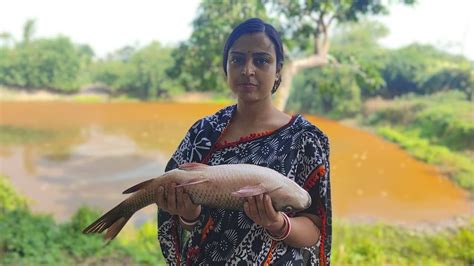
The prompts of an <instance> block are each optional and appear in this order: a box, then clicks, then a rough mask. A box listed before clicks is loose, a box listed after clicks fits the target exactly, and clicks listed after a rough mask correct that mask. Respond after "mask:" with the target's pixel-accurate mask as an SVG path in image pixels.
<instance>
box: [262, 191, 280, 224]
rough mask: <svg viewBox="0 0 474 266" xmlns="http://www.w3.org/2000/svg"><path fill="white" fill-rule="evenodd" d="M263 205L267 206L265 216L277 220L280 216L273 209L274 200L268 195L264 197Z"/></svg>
mask: <svg viewBox="0 0 474 266" xmlns="http://www.w3.org/2000/svg"><path fill="white" fill-rule="evenodd" d="M263 204H264V205H265V214H266V215H267V217H268V218H269V219H271V220H275V219H276V218H277V216H278V212H277V211H276V210H275V208H273V204H272V199H271V198H270V196H269V195H268V194H265V195H264V196H263Z"/></svg>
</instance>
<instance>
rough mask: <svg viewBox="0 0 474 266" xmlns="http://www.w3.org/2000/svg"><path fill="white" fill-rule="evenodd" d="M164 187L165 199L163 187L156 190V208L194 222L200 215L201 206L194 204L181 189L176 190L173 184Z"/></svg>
mask: <svg viewBox="0 0 474 266" xmlns="http://www.w3.org/2000/svg"><path fill="white" fill-rule="evenodd" d="M165 186H166V191H167V192H168V195H167V197H165V193H164V191H165V188H164V187H160V188H159V189H158V197H157V198H158V200H157V202H156V204H157V205H158V207H159V208H160V209H162V210H164V211H166V212H168V213H170V214H172V215H179V216H181V217H182V218H183V219H185V220H187V221H194V220H196V219H197V218H198V217H199V215H200V214H201V205H196V204H194V203H193V202H192V201H191V198H190V197H189V195H188V194H187V193H185V192H184V190H183V188H182V187H179V188H176V184H175V183H171V184H167V185H165Z"/></svg>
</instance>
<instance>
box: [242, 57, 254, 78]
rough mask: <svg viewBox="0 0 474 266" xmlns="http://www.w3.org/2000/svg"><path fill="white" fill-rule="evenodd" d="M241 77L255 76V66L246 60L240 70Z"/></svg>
mask: <svg viewBox="0 0 474 266" xmlns="http://www.w3.org/2000/svg"><path fill="white" fill-rule="evenodd" d="M242 75H244V76H253V75H255V66H254V65H253V62H252V60H248V61H247V62H246V63H245V65H244V67H243V69H242Z"/></svg>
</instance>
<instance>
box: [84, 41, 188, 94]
mask: <svg viewBox="0 0 474 266" xmlns="http://www.w3.org/2000/svg"><path fill="white" fill-rule="evenodd" d="M171 52H172V48H167V47H163V46H162V45H161V44H160V43H158V42H153V43H151V44H149V45H148V46H146V47H144V48H142V49H138V50H136V49H135V48H133V47H130V46H127V47H124V48H122V49H120V50H118V51H117V52H115V53H114V54H112V55H110V56H109V57H108V59H107V60H104V61H99V62H97V63H96V64H95V65H94V68H93V70H92V72H93V73H92V76H93V77H92V80H93V81H95V82H103V83H105V84H107V85H109V86H110V87H111V88H112V89H113V90H115V91H116V92H117V93H126V94H128V95H130V96H133V97H138V98H141V99H155V98H158V97H162V96H166V95H169V94H172V93H174V92H175V91H176V90H178V89H179V88H178V86H177V84H176V82H175V81H174V80H172V79H170V78H169V77H168V75H167V73H166V71H167V69H168V68H169V67H171V66H172V64H173V58H172V57H171Z"/></svg>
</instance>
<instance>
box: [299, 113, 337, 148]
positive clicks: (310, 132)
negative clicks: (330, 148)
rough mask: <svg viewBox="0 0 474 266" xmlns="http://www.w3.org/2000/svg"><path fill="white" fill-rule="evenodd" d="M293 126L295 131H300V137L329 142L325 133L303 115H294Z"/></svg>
mask: <svg viewBox="0 0 474 266" xmlns="http://www.w3.org/2000/svg"><path fill="white" fill-rule="evenodd" d="M295 116H296V118H295V122H294V127H295V131H298V132H300V136H301V138H312V139H317V140H318V141H319V142H322V143H329V138H328V136H327V135H326V133H325V132H324V131H323V130H322V129H320V128H319V127H318V126H317V125H315V124H313V123H311V122H310V121H309V120H308V119H306V118H305V117H304V116H303V115H301V114H297V115H295Z"/></svg>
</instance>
